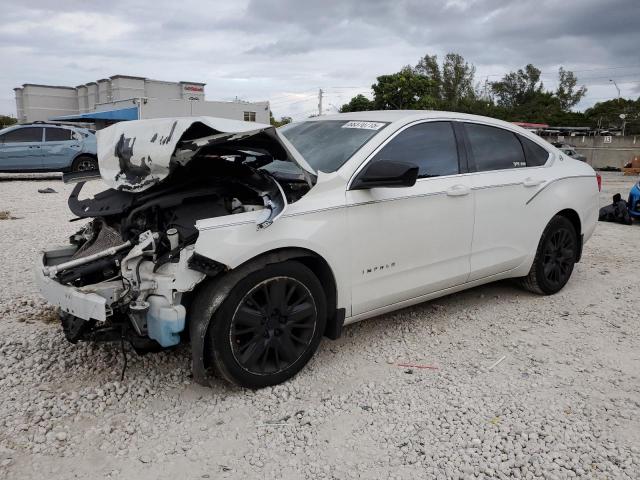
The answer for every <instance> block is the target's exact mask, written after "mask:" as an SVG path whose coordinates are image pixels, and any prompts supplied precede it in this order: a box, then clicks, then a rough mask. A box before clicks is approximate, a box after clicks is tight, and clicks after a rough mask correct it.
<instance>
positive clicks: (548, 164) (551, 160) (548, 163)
mask: <svg viewBox="0 0 640 480" xmlns="http://www.w3.org/2000/svg"><path fill="white" fill-rule="evenodd" d="M431 122H460V123H475V124H478V125H484V126H487V127H493V128H500V129H502V130H506V131H508V132H511V133H513V134H515V135H522V133H521V132H518V131H516V130H515V129H511V128H506V127H502V126H497V125H492V124H490V123H485V122H480V121H477V120H467V119H460V118H447V117H443V118H427V119H420V120H414V121H413V122H410V123H407V124H406V125H403V126H402V127H400V128H399V129H398V130H396V131H395V132H394V133H392V134H391V135H390V136H389V137H387V138H386V139H385V140H384V141H383V142H382V143H381V144H380V145H378V146H377V147H376V148H375V150H374V151H373V152H371V153H370V154H369V155H368V156H367V157H366V158H365V159H364V160H363V161H362V163H360V165H359V166H358V168H356V170H355V171H354V172H353V174H351V177H349V181H348V182H347V189H346V190H347V191H349V190H351V185H352V184H353V182H354V180H355V177H356V176H357V175H358V174H359V173H360V172H361V171H362V169H364V167H365V166H366V165H367V164H368V163H369V162H370V161H371V159H372V158H373V157H375V156H376V155H377V154H378V152H380V150H382V149H383V148H384V147H385V146H386V145H387V143H389V142H390V141H391V140H393V139H394V138H395V137H396V136H397V135H399V134H400V133H401V132H403V131H404V130H406V129H407V128H410V127H413V126H415V125H419V124H421V123H431ZM525 138H527V139H528V140H531V141H532V142H534V143H535V144H536V145H538V146H539V147H540V148H542V149H544V150H545V151H546V152H547V153H548V155H549V156H548V157H547V161H546V162H545V163H544V164H543V165H534V166H531V167H530V166H525V167H518V168H501V169H500V170H484V171H481V172H464V173H454V174H453V175H441V176H439V177H429V178H419V179H417V180H416V183H417V182H422V181H425V180H435V179H438V178H453V177H462V176H466V175H477V174H483V173H494V172H512V171H514V170H525V169H534V168H549V167H551V166H552V165H553V163H554V160H555V155H554V153H553V152H552V151H550V150H549V149H548V148H546V147H545V146H544V145H542V144H541V143H540V142H539V141H537V140H538V139H536V140H534V139H531V138H529V137H525ZM522 153H523V155H524V149H523V152H522ZM521 183H522V182H521Z"/></svg>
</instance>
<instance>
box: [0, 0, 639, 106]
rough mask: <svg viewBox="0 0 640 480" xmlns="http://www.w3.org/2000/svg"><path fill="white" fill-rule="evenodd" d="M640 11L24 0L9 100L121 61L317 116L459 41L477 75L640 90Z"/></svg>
mask: <svg viewBox="0 0 640 480" xmlns="http://www.w3.org/2000/svg"><path fill="white" fill-rule="evenodd" d="M639 19H640V3H638V1H637V0H610V1H608V2H602V1H601V0H567V1H565V2H562V3H558V2H556V1H552V0H538V1H535V0H532V1H530V0H522V1H519V2H514V1H512V0H449V1H447V2H442V1H438V0H427V1H424V0H396V1H394V2H389V1H388V0H368V1H364V0H360V1H358V0H324V1H322V2H305V1H300V0H278V1H265V0H248V1H244V2H243V1H238V2H222V1H216V2H212V1H209V2H205V1H199V0H182V1H180V2H170V1H156V2H154V3H153V4H151V3H149V2H146V1H142V0H129V1H125V0H115V1H111V2H100V3H98V2H86V1H80V0H61V1H57V2H50V1H48V0H31V1H23V2H19V3H18V2H13V3H11V4H10V5H8V6H6V7H5V8H4V9H3V15H2V16H1V17H0V58H1V59H2V65H3V68H2V69H1V70H0V113H14V114H15V103H14V100H13V91H12V88H13V87H16V86H19V85H21V84H22V83H25V82H32V83H52V84H69V85H76V84H79V83H84V82H87V81H91V80H94V79H96V78H99V77H104V76H108V75H113V74H116V73H122V74H130V75H141V76H148V77H153V78H160V79H167V80H181V79H190V80H201V81H205V82H207V84H208V85H207V95H208V97H209V98H210V99H232V98H234V97H235V96H238V97H240V98H244V99H248V100H262V99H271V100H272V103H273V110H274V112H275V114H276V115H285V114H294V115H296V116H304V115H306V114H308V113H311V112H312V111H313V110H314V109H315V104H316V102H317V101H316V99H315V96H314V91H317V89H318V88H319V87H322V88H324V89H325V90H326V92H327V101H326V104H327V105H329V108H334V107H333V106H336V107H337V106H339V105H340V104H341V103H343V102H344V101H347V100H348V98H349V97H350V96H351V95H353V94H355V93H359V92H365V93H366V92H367V90H368V89H369V86H370V85H371V83H373V81H374V80H375V77H376V76H378V75H380V74H384V73H390V72H394V71H397V70H398V69H399V68H401V67H402V66H403V65H406V64H415V63H416V62H417V61H418V59H419V58H420V57H421V56H422V55H424V54H425V53H431V54H434V53H435V54H438V55H440V56H442V55H444V54H445V53H447V52H450V51H455V52H459V53H461V54H462V55H464V56H465V58H466V59H467V60H468V61H470V62H471V63H474V64H475V65H476V67H477V80H478V81H484V79H486V78H488V79H489V80H495V79H497V78H498V77H499V76H500V75H502V74H504V73H506V72H507V71H510V70H513V69H516V68H521V67H522V66H524V65H525V64H527V63H533V64H535V65H537V66H538V67H539V68H541V69H542V70H543V72H544V74H543V79H544V81H545V84H546V85H548V86H550V87H552V86H553V83H554V81H555V78H556V72H557V69H558V67H559V66H560V65H564V66H565V67H567V68H569V69H573V70H575V71H576V72H577V74H578V78H579V79H580V81H581V82H583V83H585V84H587V85H588V87H589V97H588V98H587V99H586V100H585V101H583V103H582V105H581V106H582V107H585V106H588V105H590V104H592V103H594V102H595V101H598V100H602V99H605V98H607V97H610V96H612V95H613V94H614V93H615V91H614V89H613V88H612V87H611V85H610V84H609V82H608V79H609V78H614V79H616V81H617V82H618V84H619V85H620V87H621V89H622V91H623V94H626V95H636V94H637V93H638V92H639V91H640V58H639V57H638V54H637V45H639V44H640V29H638V20H639ZM621 66H623V67H625V68H615V69H608V67H621ZM346 87H349V88H346ZM294 92H301V93H294ZM332 105H333V106H332Z"/></svg>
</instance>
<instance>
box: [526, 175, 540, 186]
mask: <svg viewBox="0 0 640 480" xmlns="http://www.w3.org/2000/svg"><path fill="white" fill-rule="evenodd" d="M542 183H544V180H540V179H537V178H531V177H527V178H525V179H524V181H523V182H522V184H523V185H524V186H525V187H537V186H538V185H540V184H542Z"/></svg>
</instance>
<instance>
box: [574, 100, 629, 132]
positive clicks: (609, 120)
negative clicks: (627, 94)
mask: <svg viewBox="0 0 640 480" xmlns="http://www.w3.org/2000/svg"><path fill="white" fill-rule="evenodd" d="M621 114H624V115H625V119H624V121H625V124H626V125H625V133H629V134H638V133H640V97H638V98H637V99H636V100H632V99H630V98H616V99H614V100H607V101H606V102H598V103H596V104H595V105H594V106H593V107H591V108H587V109H586V110H585V112H584V116H585V118H586V120H587V121H588V122H589V125H590V126H592V127H593V128H605V129H606V128H621V127H622V121H623V119H621V118H620V115H621Z"/></svg>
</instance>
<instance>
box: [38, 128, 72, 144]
mask: <svg viewBox="0 0 640 480" xmlns="http://www.w3.org/2000/svg"><path fill="white" fill-rule="evenodd" d="M71 133H72V132H71V130H69V129H67V128H46V129H45V132H44V141H45V142H64V141H66V140H72V137H71Z"/></svg>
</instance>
